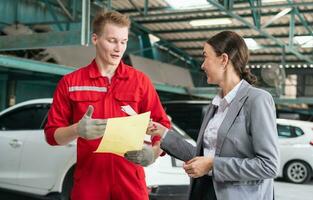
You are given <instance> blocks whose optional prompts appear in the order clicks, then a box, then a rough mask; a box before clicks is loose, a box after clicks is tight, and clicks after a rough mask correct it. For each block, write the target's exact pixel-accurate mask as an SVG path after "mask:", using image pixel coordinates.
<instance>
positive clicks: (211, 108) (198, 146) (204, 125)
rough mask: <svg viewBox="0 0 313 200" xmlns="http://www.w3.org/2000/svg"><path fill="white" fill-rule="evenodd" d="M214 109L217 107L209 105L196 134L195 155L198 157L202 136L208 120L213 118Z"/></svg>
mask: <svg viewBox="0 0 313 200" xmlns="http://www.w3.org/2000/svg"><path fill="white" fill-rule="evenodd" d="M216 109H217V106H214V105H213V104H211V105H210V106H209V108H208V111H207V113H206V115H205V116H204V118H203V121H202V124H201V128H200V131H199V134H198V139H197V154H196V155H200V151H201V148H202V145H203V134H204V131H205V128H206V127H207V125H208V123H209V121H210V119H211V118H212V117H213V115H214V113H215V111H216Z"/></svg>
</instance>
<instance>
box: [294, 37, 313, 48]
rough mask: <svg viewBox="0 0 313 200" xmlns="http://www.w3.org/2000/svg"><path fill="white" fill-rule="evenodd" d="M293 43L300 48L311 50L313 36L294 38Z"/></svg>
mask: <svg viewBox="0 0 313 200" xmlns="http://www.w3.org/2000/svg"><path fill="white" fill-rule="evenodd" d="M293 42H294V43H296V44H299V45H301V47H302V48H313V36H309V35H306V36H295V37H293Z"/></svg>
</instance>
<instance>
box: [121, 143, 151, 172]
mask: <svg viewBox="0 0 313 200" xmlns="http://www.w3.org/2000/svg"><path fill="white" fill-rule="evenodd" d="M124 156H125V158H126V159H127V160H129V161H131V162H133V163H136V164H139V165H141V166H144V167H146V166H148V165H151V164H152V163H154V161H155V159H156V156H155V152H154V150H153V148H152V147H150V146H144V147H143V149H142V150H139V151H127V152H126V153H125V155H124Z"/></svg>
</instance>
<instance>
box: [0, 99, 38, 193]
mask: <svg viewBox="0 0 313 200" xmlns="http://www.w3.org/2000/svg"><path fill="white" fill-rule="evenodd" d="M33 114H34V111H33V110H32V108H31V106H28V105H26V106H23V107H18V108H16V109H13V110H10V111H8V112H5V113H2V115H1V116H0V183H1V186H3V187H5V188H7V187H8V188H10V187H11V186H12V187H13V185H15V184H17V175H18V171H19V167H20V162H21V155H22V151H23V147H24V140H25V130H27V131H33V129H34V125H35V124H34V123H33V117H32V116H33Z"/></svg>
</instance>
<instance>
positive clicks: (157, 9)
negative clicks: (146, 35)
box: [118, 2, 313, 17]
mask: <svg viewBox="0 0 313 200" xmlns="http://www.w3.org/2000/svg"><path fill="white" fill-rule="evenodd" d="M238 4H240V2H236V4H235V5H236V6H237V5H238ZM243 4H244V5H243V6H241V7H233V8H232V10H233V11H248V10H251V9H252V7H250V6H247V3H246V2H245V3H243ZM294 6H313V2H295V3H293V5H292V6H291V5H290V4H288V3H280V4H275V5H273V4H268V5H262V6H259V7H255V9H266V8H267V9H272V8H289V7H294ZM149 10H150V11H151V12H163V13H155V14H149V17H165V16H170V17H173V16H177V15H187V14H199V13H216V12H218V11H219V10H218V9H212V8H208V9H203V10H198V9H195V10H190V11H188V10H183V11H177V10H174V9H173V8H171V7H154V8H149ZM118 11H119V12H122V13H129V14H131V13H135V14H136V13H137V10H135V9H118ZM164 11H166V12H165V13H164ZM262 15H263V14H262ZM137 16H138V17H139V16H140V15H139V14H138V15H134V16H133V17H137Z"/></svg>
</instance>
